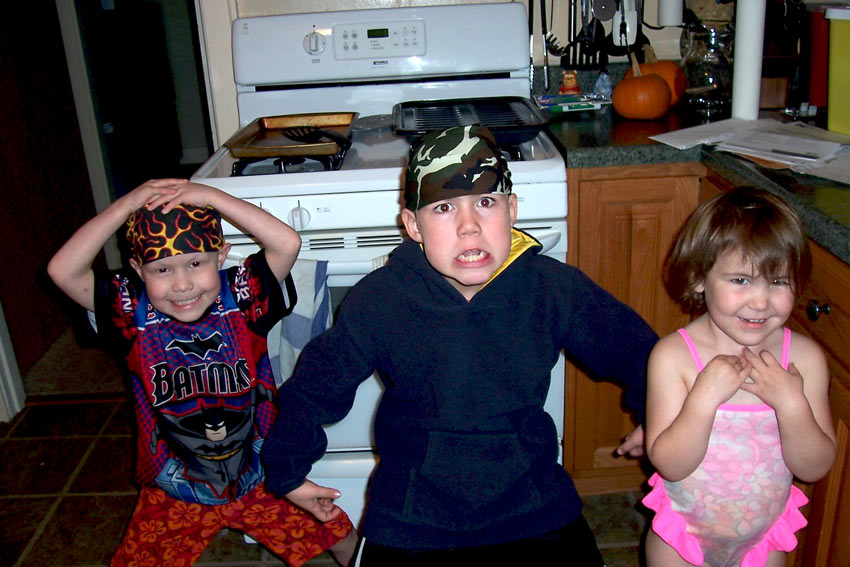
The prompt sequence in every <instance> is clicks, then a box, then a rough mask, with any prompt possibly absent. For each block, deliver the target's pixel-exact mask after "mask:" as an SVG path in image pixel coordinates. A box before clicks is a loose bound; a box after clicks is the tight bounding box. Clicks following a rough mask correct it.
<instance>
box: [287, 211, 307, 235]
mask: <svg viewBox="0 0 850 567" xmlns="http://www.w3.org/2000/svg"><path fill="white" fill-rule="evenodd" d="M287 218H288V220H289V226H291V227H292V228H294V229H295V230H303V229H305V228H307V225H308V224H310V212H309V211H308V210H307V209H305V208H304V207H302V206H300V205H299V206H297V207H295V208H294V209H292V210H291V211H289V216H288V217H287Z"/></svg>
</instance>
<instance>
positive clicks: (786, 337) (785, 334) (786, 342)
mask: <svg viewBox="0 0 850 567" xmlns="http://www.w3.org/2000/svg"><path fill="white" fill-rule="evenodd" d="M677 332H678V333H679V334H680V335H682V339H683V340H684V341H685V344H686V345H688V350H689V351H690V352H691V358H693V359H694V364H696V365H697V371H698V372H702V369H703V364H702V359H701V358H700V356H699V352H697V347H696V345H695V344H694V341H693V340H692V339H691V336H690V335H689V334H688V332H687V331H686V330H685V329H678V331H677ZM790 350H791V329H789V328H788V327H785V328H783V330H782V354H781V358H780V361H779V363H780V364H781V365H782V368H784V369H785V370H788V355H789V352H790Z"/></svg>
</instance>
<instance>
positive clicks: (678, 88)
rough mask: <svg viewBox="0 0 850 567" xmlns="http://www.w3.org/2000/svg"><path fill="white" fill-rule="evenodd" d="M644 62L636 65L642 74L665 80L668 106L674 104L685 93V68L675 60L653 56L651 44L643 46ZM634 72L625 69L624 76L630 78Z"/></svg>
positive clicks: (686, 84) (653, 51)
mask: <svg viewBox="0 0 850 567" xmlns="http://www.w3.org/2000/svg"><path fill="white" fill-rule="evenodd" d="M643 52H644V59H645V60H646V62H645V63H640V64H639V65H638V67H639V68H640V72H641V74H642V75H658V76H659V77H661V78H662V79H664V80H665V81H666V82H667V86H668V87H670V95H671V96H670V106H675V105H676V103H677V102H679V100H680V99H681V98H682V95H684V94H685V89H686V88H687V86H688V81H687V79H686V78H685V70H684V69H682V68H681V67H679V64H678V63H676V62H675V61H667V60H664V61H659V60H658V58H657V57H656V56H655V50H654V49H653V48H652V46H651V45H649V44H647V45H644V46H643ZM632 76H634V73H633V72H632V70H631V69H629V70H628V71H626V74H625V75H624V76H623V77H624V78H626V77H629V78H631V77H632Z"/></svg>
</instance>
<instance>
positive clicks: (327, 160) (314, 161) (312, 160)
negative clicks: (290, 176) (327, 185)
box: [230, 149, 345, 177]
mask: <svg viewBox="0 0 850 567" xmlns="http://www.w3.org/2000/svg"><path fill="white" fill-rule="evenodd" d="M344 158H345V150H344V149H342V150H340V151H339V153H337V154H335V155H330V156H327V155H321V156H280V157H251V158H240V159H238V160H236V161H235V162H234V163H233V166H232V168H231V171H230V176H231V177H243V176H248V175H270V174H276V173H305V172H310V171H332V170H336V169H339V168H340V166H341V165H342V160H343V159H344Z"/></svg>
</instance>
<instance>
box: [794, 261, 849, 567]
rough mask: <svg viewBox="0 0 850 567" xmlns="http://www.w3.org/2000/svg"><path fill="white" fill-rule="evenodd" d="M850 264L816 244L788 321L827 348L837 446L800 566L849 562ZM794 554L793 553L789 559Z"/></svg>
mask: <svg viewBox="0 0 850 567" xmlns="http://www.w3.org/2000/svg"><path fill="white" fill-rule="evenodd" d="M848 298H850V267H848V266H847V265H846V264H844V263H843V262H841V260H839V259H838V258H836V257H834V256H832V255H831V254H830V253H829V252H827V251H826V250H824V249H823V248H821V247H820V246H818V245H817V244H812V277H811V280H810V282H809V285H808V286H807V288H806V290H805V291H804V292H803V294H802V301H801V302H800V303H801V305H800V306H799V307H798V308H797V309H795V311H794V315H793V317H792V318H791V319H790V320H789V322H788V325H789V326H790V327H791V328H792V329H794V330H795V331H798V332H802V333H806V334H808V335H810V336H812V337H813V338H814V339H815V340H816V341H817V342H818V343H819V344H820V345H821V347H822V348H823V349H824V351H825V353H826V358H827V364H828V365H829V373H830V379H831V380H830V390H829V401H830V409H831V411H832V419H833V422H834V423H835V434H836V441H837V444H838V451H837V453H836V457H835V463H834V464H833V465H832V469H831V470H830V472H829V474H828V475H827V476H826V477H825V478H823V479H821V480H820V481H818V482H816V483H815V484H814V485H813V486H809V487H807V489H808V490H806V492H807V493H808V494H809V495H810V504H809V506H808V511H807V512H806V517H807V518H808V520H809V525H808V526H806V528H804V530H803V531H802V532H800V533H799V534H798V540H799V542H800V544H799V548H798V549H797V551H796V554H795V557H794V559H793V560H794V562H793V563H791V562H789V565H796V566H797V567H832V566H833V565H850V348H848V347H850V305H848V301H850V299H848ZM810 301H817V302H818V305H819V306H820V309H822V310H823V309H824V306H825V305H829V312H828V313H825V312H823V311H822V312H821V313H820V314H819V315H818V316H817V318H816V320H815V321H812V320H811V319H810V318H809V317H808V315H807V313H806V306H807V305H808V303H809V302H810ZM789 559H791V558H789Z"/></svg>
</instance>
